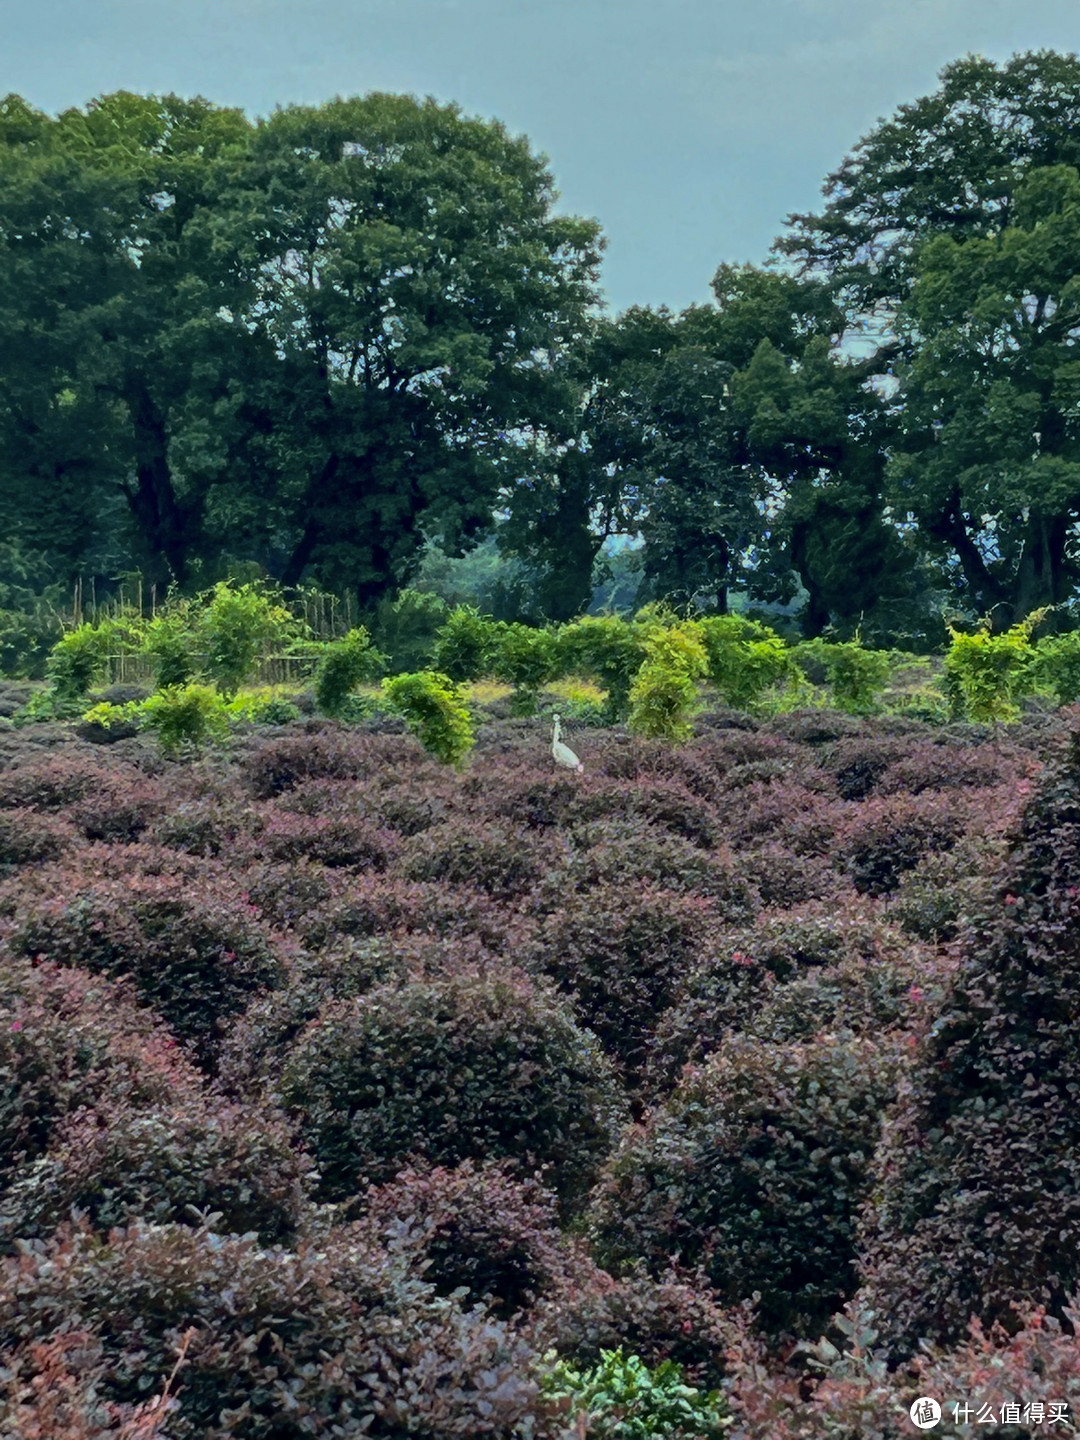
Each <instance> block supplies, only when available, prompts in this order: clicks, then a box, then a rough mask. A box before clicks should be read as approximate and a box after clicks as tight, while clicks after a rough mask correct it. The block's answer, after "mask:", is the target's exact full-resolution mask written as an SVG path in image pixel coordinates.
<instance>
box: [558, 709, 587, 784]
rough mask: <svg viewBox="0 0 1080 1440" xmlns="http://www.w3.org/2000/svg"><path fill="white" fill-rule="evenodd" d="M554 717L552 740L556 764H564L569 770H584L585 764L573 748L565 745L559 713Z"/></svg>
mask: <svg viewBox="0 0 1080 1440" xmlns="http://www.w3.org/2000/svg"><path fill="white" fill-rule="evenodd" d="M552 718H553V719H554V721H555V734H554V736H553V737H552V741H551V753H552V755H554V757H555V764H556V765H563V766H565V767H566V769H567V770H577V771H582V770H584V769H585V766H584V765H583V764H582V763H581V761H580V760H579V759H578V757H577V756H576V755H575V754H574V752H573V750H571V749H570V746H569V745H564V744H563V742H562V726H561V725H560V723H559V717H558V715H555V716H553V717H552Z"/></svg>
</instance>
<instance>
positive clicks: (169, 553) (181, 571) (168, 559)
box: [124, 376, 199, 585]
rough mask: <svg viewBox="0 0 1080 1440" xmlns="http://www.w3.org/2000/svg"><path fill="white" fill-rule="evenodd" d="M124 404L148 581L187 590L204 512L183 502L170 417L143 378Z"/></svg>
mask: <svg viewBox="0 0 1080 1440" xmlns="http://www.w3.org/2000/svg"><path fill="white" fill-rule="evenodd" d="M124 398H125V399H126V401H127V404H128V410H129V413H130V416H131V423H132V428H133V432H134V440H135V488H134V489H133V490H132V489H128V490H127V497H128V504H129V505H130V506H131V513H132V515H133V516H134V519H135V523H136V525H137V526H138V529H139V534H140V537H141V539H142V542H143V546H144V548H145V550H146V553H147V556H148V559H149V564H150V573H149V575H148V577H147V578H148V579H149V580H150V581H151V583H156V584H168V583H169V581H170V580H171V581H175V583H176V584H178V585H183V584H184V582H185V581H186V580H187V578H188V572H189V552H190V548H191V543H192V540H193V538H194V537H193V532H194V531H195V530H196V529H197V528H198V527H197V524H196V523H195V522H196V521H197V515H198V509H199V507H198V506H197V505H189V506H184V505H182V504H181V502H180V501H179V500H178V499H177V496H176V491H175V489H174V488H173V483H172V473H171V471H170V469H169V442H168V432H167V427H166V424H165V417H164V416H163V415H162V413H161V411H160V410H159V409H158V407H157V405H156V404H155V403H154V400H153V397H152V396H151V394H150V392H149V390H148V388H147V386H146V384H145V382H144V381H143V379H142V378H141V377H139V376H136V377H132V378H131V379H129V381H128V383H127V386H126V388H125V391H124Z"/></svg>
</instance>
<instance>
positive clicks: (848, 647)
mask: <svg viewBox="0 0 1080 1440" xmlns="http://www.w3.org/2000/svg"><path fill="white" fill-rule="evenodd" d="M792 655H793V657H794V659H795V660H796V661H797V662H798V663H799V664H800V665H801V666H802V667H803V668H804V670H806V671H807V672H808V674H809V678H810V679H811V680H812V679H813V678H814V669H815V667H818V666H820V667H821V668H822V669H823V670H824V672H825V675H826V676H827V677H828V681H829V688H830V690H831V692H832V704H833V707H834V709H836V710H840V711H842V712H843V713H844V714H846V715H868V714H870V713H872V711H873V710H874V709H875V708H876V706H877V700H878V696H879V695H880V694H881V692H882V690H884V688H885V686H886V684H887V683H888V680H889V674H890V672H891V669H892V662H891V661H890V659H889V654H888V651H886V650H868V649H866V647H865V646H864V645H862V644H861V643H860V641H859V640H858V638H856V639H854V640H848V641H845V642H844V643H843V644H839V643H832V642H829V641H826V640H807V641H805V642H803V643H802V644H801V645H796V646H795V648H794V650H793V652H792Z"/></svg>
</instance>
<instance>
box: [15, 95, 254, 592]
mask: <svg viewBox="0 0 1080 1440" xmlns="http://www.w3.org/2000/svg"><path fill="white" fill-rule="evenodd" d="M249 129H250V127H249V126H248V124H247V122H246V121H245V120H244V118H243V117H242V116H241V115H240V114H239V112H237V111H233V110H218V109H215V108H214V107H213V106H211V105H209V104H208V103H207V102H205V101H202V100H194V101H185V100H180V99H177V98H176V97H175V96H167V97H165V98H163V99H157V98H153V97H143V96H136V95H129V94H126V93H123V92H121V93H118V94H116V95H111V96H107V97H105V98H104V99H102V100H99V101H95V102H93V103H91V104H90V105H88V106H87V107H86V108H85V110H69V111H65V112H64V113H63V114H62V115H60V116H59V117H57V118H55V119H52V118H49V117H47V116H45V115H42V114H41V113H39V112H37V111H35V110H33V109H32V108H31V107H30V106H28V105H27V104H26V103H25V102H24V101H22V100H20V99H19V97H17V96H9V97H8V98H7V99H6V100H5V101H3V102H2V103H0V357H2V358H0V506H2V507H3V510H4V511H5V512H6V516H7V517H9V520H10V523H11V524H12V525H13V526H14V528H15V529H16V531H17V532H19V533H22V534H24V535H25V536H26V539H27V540H28V542H29V543H32V544H34V545H37V546H39V547H44V548H47V549H49V550H51V551H53V552H54V553H55V552H57V551H58V552H59V553H60V555H61V556H62V557H63V558H64V559H66V560H67V561H68V562H69V563H70V564H72V565H75V566H77V565H79V564H80V563H85V561H86V559H87V558H88V556H87V539H88V537H89V539H90V542H91V543H90V547H89V551H90V558H92V557H93V554H94V548H95V547H94V540H95V538H96V539H97V540H98V542H99V543H98V546H97V548H98V551H99V552H100V549H101V543H100V542H101V538H102V537H101V532H102V531H103V530H106V531H112V530H114V529H115V528H122V529H124V530H126V531H127V532H128V534H127V535H125V536H124V537H123V539H122V540H121V541H120V543H121V544H123V543H124V540H127V541H128V542H129V543H128V553H129V554H132V555H133V558H135V559H136V560H137V561H138V562H140V563H141V564H142V565H143V566H144V568H145V569H146V571H147V572H148V574H149V575H150V577H151V578H156V579H160V580H168V579H176V580H178V581H180V582H183V581H185V580H186V579H187V578H188V576H189V572H190V567H191V562H192V558H193V556H196V555H198V554H200V553H201V552H203V551H204V550H205V548H206V536H205V519H206V508H207V503H208V498H209V493H210V491H211V489H212V488H213V487H214V486H215V485H220V484H227V483H231V482H232V479H233V477H234V475H235V469H234V465H233V462H234V461H235V460H236V458H237V456H236V453H235V452H236V449H237V448H238V442H239V435H238V434H237V433H236V424H235V422H236V420H237V411H238V405H239V399H238V395H237V390H236V383H235V377H236V375H237V374H238V373H242V372H243V370H244V369H245V368H246V352H247V351H248V350H249V349H250V340H251V337H250V336H248V335H246V334H241V333H240V332H238V331H237V330H236V329H235V327H232V326H229V325H228V324H226V323H225V321H224V320H223V319H222V318H221V315H220V314H219V311H220V310H221V308H222V307H223V306H224V305H225V304H226V303H230V302H231V303H232V304H234V305H235V304H236V303H237V295H236V289H235V281H234V275H233V272H232V270H231V269H230V267H229V265H228V264H227V263H226V262H225V260H224V258H223V256H222V254H221V253H220V247H219V246H218V244H217V243H216V241H217V234H216V231H217V224H218V217H219V215H220V207H219V194H220V188H221V180H222V172H223V171H225V170H227V169H228V167H229V165H230V163H231V162H232V160H233V158H234V157H235V156H236V154H237V153H238V151H240V150H241V149H242V148H243V146H244V145H245V143H246V142H247V138H248V133H249ZM113 543H114V545H115V543H116V540H115V537H114V541H113ZM104 548H105V549H108V548H109V547H108V545H105V547H104Z"/></svg>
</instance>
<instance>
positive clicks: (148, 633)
mask: <svg viewBox="0 0 1080 1440" xmlns="http://www.w3.org/2000/svg"><path fill="white" fill-rule="evenodd" d="M196 644H197V640H196V636H195V633H194V631H193V629H192V614H191V607H190V605H189V604H188V603H187V602H186V601H177V602H175V603H174V604H172V605H171V606H170V607H168V608H167V609H165V610H162V611H160V612H159V613H158V614H157V615H155V616H154V618H153V619H152V620H151V621H149V622H148V624H147V625H146V628H145V630H144V632H143V642H142V649H143V651H144V652H145V654H147V655H149V656H150V658H151V660H152V661H153V664H154V679H155V683H156V685H157V688H158V689H159V690H171V689H174V688H175V687H178V686H181V685H187V684H189V683H190V682H191V681H192V680H193V679H194V678H195V674H196V671H197V669H198V662H197V659H196V655H195V648H196Z"/></svg>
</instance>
